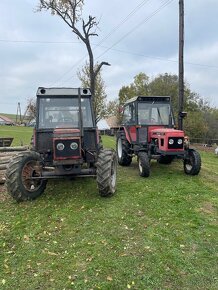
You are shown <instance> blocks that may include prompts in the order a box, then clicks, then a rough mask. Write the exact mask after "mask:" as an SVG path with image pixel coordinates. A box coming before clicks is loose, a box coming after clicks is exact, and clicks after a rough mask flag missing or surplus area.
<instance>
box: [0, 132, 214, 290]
mask: <svg viewBox="0 0 218 290" xmlns="http://www.w3.org/2000/svg"><path fill="white" fill-rule="evenodd" d="M18 139H19V138H18ZM103 141H104V144H105V146H106V147H111V146H112V147H114V145H115V141H114V139H113V138H112V137H107V136H104V137H103ZM201 155H202V162H203V166H202V171H201V172H200V174H199V176H194V177H191V176H187V175H185V174H184V173H183V170H182V163H181V162H173V163H172V164H171V165H160V164H157V163H156V162H152V165H151V170H152V173H151V176H150V177H149V178H142V177H139V175H138V169H137V163H136V160H134V161H133V163H132V165H131V166H130V167H120V166H119V170H118V180H117V192H116V194H115V195H114V196H113V197H111V198H101V197H99V196H98V192H97V188H96V182H95V180H94V179H93V178H85V179H82V178H81V179H79V178H76V179H73V180H62V181H61V180H57V181H50V182H49V183H48V185H47V189H46V191H45V193H44V194H43V195H42V196H41V197H40V198H38V199H37V200H35V201H33V202H25V203H20V204H17V203H16V202H15V201H14V200H12V199H11V198H10V197H8V196H7V194H6V193H2V195H1V196H2V198H1V205H0V209H1V211H0V220H1V226H0V231H1V233H0V237H1V242H0V246H1V250H0V251H1V255H0V265H1V267H0V269H1V270H0V273H1V276H0V285H1V286H0V288H1V289H82V290H83V289H103V290H104V289H117V290H120V289H202V290H203V289H218V280H217V279H218V268H217V237H218V232H217V220H216V218H217V193H218V178H217V175H218V158H217V157H216V156H215V155H214V154H212V153H204V152H202V153H201Z"/></svg>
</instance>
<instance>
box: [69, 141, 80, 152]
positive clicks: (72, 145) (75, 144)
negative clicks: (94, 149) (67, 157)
mask: <svg viewBox="0 0 218 290" xmlns="http://www.w3.org/2000/svg"><path fill="white" fill-rule="evenodd" d="M70 148H71V149H72V150H76V149H77V148H78V144H77V143H76V142H72V143H71V144H70Z"/></svg>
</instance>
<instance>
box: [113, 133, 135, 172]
mask: <svg viewBox="0 0 218 290" xmlns="http://www.w3.org/2000/svg"><path fill="white" fill-rule="evenodd" d="M116 147H117V148H116V151H117V160H118V163H119V164H120V165H122V166H129V165H130V164H131V162H132V157H131V156H130V155H129V154H130V144H129V142H128V141H127V139H126V136H125V133H124V132H121V133H120V134H118V136H117V146H116Z"/></svg>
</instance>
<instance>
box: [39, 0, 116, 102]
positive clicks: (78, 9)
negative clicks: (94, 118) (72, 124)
mask: <svg viewBox="0 0 218 290" xmlns="http://www.w3.org/2000/svg"><path fill="white" fill-rule="evenodd" d="M39 1H40V4H39V7H38V11H42V10H49V11H50V12H51V14H52V15H58V16H59V17H60V18H61V19H62V20H63V21H64V22H65V23H66V24H67V25H68V26H69V27H70V28H71V30H72V32H73V33H74V34H76V36H77V37H78V38H79V39H80V40H81V41H82V42H83V43H84V44H85V46H86V49H87V51H88V55H89V71H90V74H89V75H90V89H91V92H92V95H93V97H94V98H95V94H96V77H97V75H98V73H99V71H100V69H101V67H102V66H103V65H110V64H109V63H107V62H105V61H102V62H101V63H99V64H97V65H95V63H94V56H93V51H92V47H91V43H90V38H91V37H92V36H98V34H97V33H96V29H97V26H98V22H97V20H96V17H93V16H91V15H89V18H88V20H87V21H85V20H84V19H83V18H82V9H83V6H84V0H39Z"/></svg>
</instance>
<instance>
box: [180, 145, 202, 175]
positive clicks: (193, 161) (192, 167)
mask: <svg viewBox="0 0 218 290" xmlns="http://www.w3.org/2000/svg"><path fill="white" fill-rule="evenodd" d="M187 153H188V154H187V157H186V158H185V159H184V171H185V173H186V174H189V175H197V174H198V173H199V172H200V170H201V156H200V154H199V153H198V152H197V151H195V150H194V149H188V152H187Z"/></svg>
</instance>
